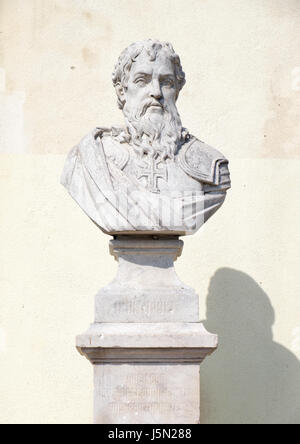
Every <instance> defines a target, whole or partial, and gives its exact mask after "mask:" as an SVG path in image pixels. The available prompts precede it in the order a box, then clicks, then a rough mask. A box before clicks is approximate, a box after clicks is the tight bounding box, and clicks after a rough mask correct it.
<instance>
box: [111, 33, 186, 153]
mask: <svg viewBox="0 0 300 444" xmlns="http://www.w3.org/2000/svg"><path fill="white" fill-rule="evenodd" d="M113 84H114V87H115V89H116V92H117V96H118V105H119V107H120V108H121V109H122V110H123V113H124V116H125V119H126V124H127V128H128V131H129V133H130V135H131V138H132V141H133V144H134V146H135V147H136V148H138V151H139V152H140V153H141V154H143V153H144V152H152V153H156V152H160V153H161V154H162V155H163V156H164V157H172V156H173V155H174V152H175V150H176V147H177V144H178V141H179V140H180V139H181V131H182V125H181V121H180V117H179V114H178V111H177V108H176V100H177V98H178V95H179V92H180V90H181V88H182V87H183V85H184V84H185V75H184V72H183V71H182V67H181V63H180V59H179V57H178V55H177V54H175V52H174V50H173V48H172V46H171V45H170V43H161V42H159V41H158V40H145V41H142V42H136V43H133V44H132V45H130V46H129V47H128V48H126V49H125V50H124V51H123V52H122V54H121V55H120V57H119V60H118V63H117V65H116V67H115V71H114V73H113Z"/></svg>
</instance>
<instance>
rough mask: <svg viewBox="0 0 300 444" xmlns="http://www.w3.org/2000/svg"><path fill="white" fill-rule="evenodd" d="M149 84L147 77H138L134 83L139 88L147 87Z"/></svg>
mask: <svg viewBox="0 0 300 444" xmlns="http://www.w3.org/2000/svg"><path fill="white" fill-rule="evenodd" d="M148 82H149V80H148V79H147V77H137V78H136V79H135V81H134V83H135V84H136V85H139V86H143V85H146V83H148Z"/></svg>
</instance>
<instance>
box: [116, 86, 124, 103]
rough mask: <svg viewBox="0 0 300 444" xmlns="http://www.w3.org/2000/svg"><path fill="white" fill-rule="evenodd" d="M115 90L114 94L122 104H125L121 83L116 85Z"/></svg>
mask: <svg viewBox="0 0 300 444" xmlns="http://www.w3.org/2000/svg"><path fill="white" fill-rule="evenodd" d="M115 88H116V93H117V96H118V99H119V101H120V102H122V103H125V92H124V88H123V86H122V85H121V83H117V85H116V86H115Z"/></svg>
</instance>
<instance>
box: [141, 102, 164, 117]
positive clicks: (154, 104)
mask: <svg viewBox="0 0 300 444" xmlns="http://www.w3.org/2000/svg"><path fill="white" fill-rule="evenodd" d="M150 106H158V107H160V108H162V109H163V110H165V107H164V106H163V105H162V104H161V103H160V102H159V101H158V100H155V99H148V100H145V102H144V103H143V104H142V105H141V106H140V109H139V111H138V115H139V117H142V116H144V115H145V114H146V111H147V109H148V108H149V107H150Z"/></svg>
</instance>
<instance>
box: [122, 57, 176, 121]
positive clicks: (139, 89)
mask: <svg viewBox="0 0 300 444" xmlns="http://www.w3.org/2000/svg"><path fill="white" fill-rule="evenodd" d="M124 94H125V101H126V104H125V110H124V111H125V112H129V113H130V114H131V115H134V116H135V118H136V119H139V118H140V117H142V116H143V115H148V116H149V117H150V115H151V120H156V118H157V119H158V120H159V119H160V118H161V115H162V114H163V113H164V109H165V106H166V107H169V108H173V107H174V106H175V102H176V98H177V84H176V77H175V72H174V66H173V63H172V62H171V61H170V59H169V58H168V57H166V55H165V54H164V53H163V51H161V52H160V53H158V55H157V57H156V59H155V60H154V61H151V60H150V58H149V55H148V54H146V53H145V52H142V54H141V55H140V56H139V57H138V58H137V60H136V62H134V63H133V64H132V67H131V70H130V73H129V79H128V84H127V89H126V91H124Z"/></svg>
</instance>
